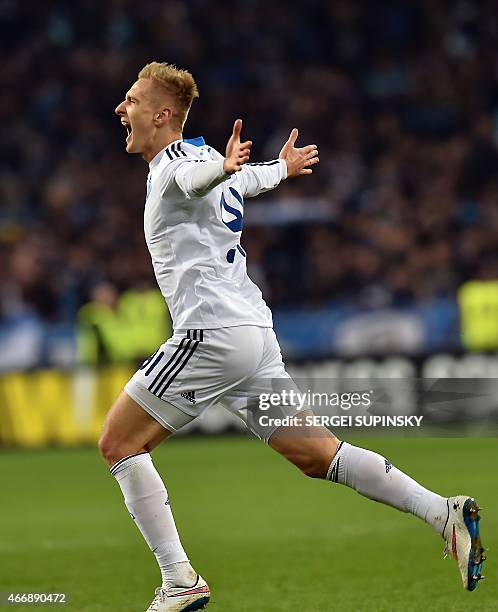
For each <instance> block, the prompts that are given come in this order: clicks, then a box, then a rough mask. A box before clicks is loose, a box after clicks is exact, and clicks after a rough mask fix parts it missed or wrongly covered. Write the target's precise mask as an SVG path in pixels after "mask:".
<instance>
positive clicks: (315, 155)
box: [304, 149, 318, 159]
mask: <svg viewBox="0 0 498 612" xmlns="http://www.w3.org/2000/svg"><path fill="white" fill-rule="evenodd" d="M313 157H318V151H317V149H314V150H313V151H310V152H309V153H306V155H305V156H304V159H312V158H313Z"/></svg>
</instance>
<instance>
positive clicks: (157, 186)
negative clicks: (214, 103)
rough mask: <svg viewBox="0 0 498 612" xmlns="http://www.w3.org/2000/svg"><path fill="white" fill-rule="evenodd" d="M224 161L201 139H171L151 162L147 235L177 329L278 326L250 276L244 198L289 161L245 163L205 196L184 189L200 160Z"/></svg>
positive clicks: (278, 176)
mask: <svg viewBox="0 0 498 612" xmlns="http://www.w3.org/2000/svg"><path fill="white" fill-rule="evenodd" d="M219 160H223V157H222V156H221V155H220V153H218V152H217V151H215V150H214V149H213V148H211V147H209V146H207V145H206V144H205V143H204V140H203V139H202V138H197V139H193V140H190V141H188V140H184V141H181V140H177V141H175V142H173V143H171V144H169V145H168V146H167V147H166V148H165V149H163V150H162V151H160V152H159V153H158V154H157V155H156V156H155V157H154V159H153V160H152V161H151V162H150V164H149V166H150V172H149V176H148V179H147V200H146V203H145V214H144V228H145V239H146V241H147V246H148V248H149V251H150V254H151V258H152V265H153V267H154V273H155V275H156V279H157V282H158V284H159V288H160V290H161V293H162V294H163V296H164V298H165V300H166V303H167V305H168V308H169V311H170V314H171V318H172V320H173V328H174V329H175V330H181V329H219V328H222V327H233V326H238V325H256V326H259V327H272V315H271V311H270V309H269V308H268V306H267V305H266V303H265V301H264V300H263V297H262V294H261V291H260V290H259V288H258V287H257V286H256V285H255V284H254V283H253V282H252V281H251V279H250V278H249V276H248V275H247V268H246V253H245V251H244V249H243V248H242V246H241V244H240V239H241V233H242V226H243V218H244V217H243V215H244V197H251V196H255V195H257V194H258V193H260V192H262V191H267V190H268V189H272V188H274V187H276V186H277V185H278V184H279V183H280V181H281V180H282V179H284V178H285V177H286V170H287V168H286V164H285V162H284V161H283V160H274V161H271V162H265V163H263V164H253V165H250V164H245V165H244V166H243V167H242V170H241V171H240V172H236V173H234V174H233V175H231V176H230V177H229V178H226V180H224V181H223V182H221V183H220V184H218V185H217V186H216V187H214V188H213V189H211V191H209V192H208V193H207V194H205V195H204V196H202V197H195V196H193V195H192V194H190V195H189V194H188V193H185V190H182V189H180V187H179V182H178V176H179V175H181V174H182V173H184V172H186V171H188V170H189V169H191V168H192V164H198V163H203V162H206V161H219Z"/></svg>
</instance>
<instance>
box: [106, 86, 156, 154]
mask: <svg viewBox="0 0 498 612" xmlns="http://www.w3.org/2000/svg"><path fill="white" fill-rule="evenodd" d="M115 113H116V115H118V116H119V117H121V123H122V124H123V125H124V126H125V127H126V131H127V136H126V151H127V152H128V153H144V152H146V151H147V150H148V149H149V148H150V147H151V145H152V142H153V139H154V135H155V133H156V124H155V121H154V118H155V117H156V115H157V108H156V104H155V98H154V95H153V91H152V82H151V81H150V80H149V79H139V80H138V81H137V82H136V83H134V84H133V85H132V87H131V88H130V90H129V91H128V92H127V94H126V96H125V99H124V100H123V101H122V102H121V104H119V105H118V106H117V107H116V110H115Z"/></svg>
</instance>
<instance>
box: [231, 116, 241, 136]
mask: <svg viewBox="0 0 498 612" xmlns="http://www.w3.org/2000/svg"><path fill="white" fill-rule="evenodd" d="M241 131H242V119H236V120H235V123H234V124H233V133H232V135H233V136H234V137H235V138H240V132H241Z"/></svg>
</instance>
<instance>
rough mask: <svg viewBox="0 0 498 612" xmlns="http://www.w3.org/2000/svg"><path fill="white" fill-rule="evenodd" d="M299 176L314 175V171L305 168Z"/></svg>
mask: <svg viewBox="0 0 498 612" xmlns="http://www.w3.org/2000/svg"><path fill="white" fill-rule="evenodd" d="M299 174H313V170H312V169H311V168H303V169H302V170H301V172H300V173H299Z"/></svg>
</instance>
